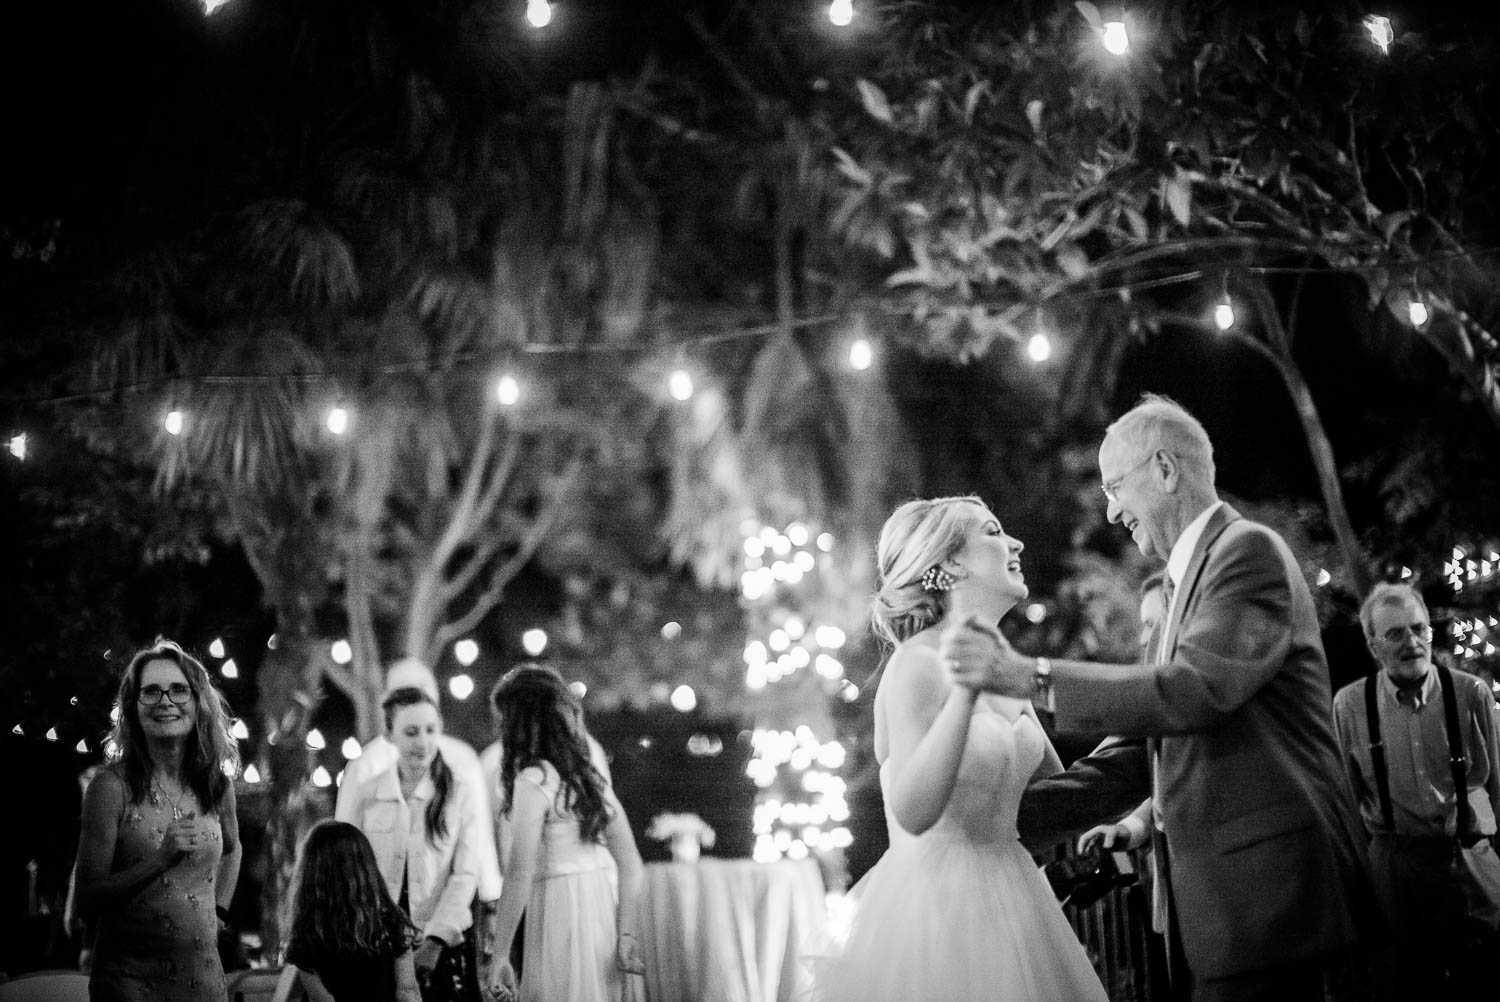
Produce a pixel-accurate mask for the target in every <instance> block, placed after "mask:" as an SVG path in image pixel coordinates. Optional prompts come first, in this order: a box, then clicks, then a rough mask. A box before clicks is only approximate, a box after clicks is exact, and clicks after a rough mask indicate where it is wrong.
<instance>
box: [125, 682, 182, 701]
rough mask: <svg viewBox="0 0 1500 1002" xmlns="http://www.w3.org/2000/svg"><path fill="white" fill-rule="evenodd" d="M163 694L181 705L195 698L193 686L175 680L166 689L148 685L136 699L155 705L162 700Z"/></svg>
mask: <svg viewBox="0 0 1500 1002" xmlns="http://www.w3.org/2000/svg"><path fill="white" fill-rule="evenodd" d="M163 696H166V697H167V698H168V699H170V700H171V701H172V702H174V703H176V704H177V705H178V706H181V705H182V704H183V703H186V702H187V701H188V700H190V699H192V698H193V688H192V686H190V685H186V684H185V683H182V682H173V683H172V684H171V685H169V686H167V687H166V688H165V689H163V688H162V687H161V686H159V685H148V686H144V687H143V688H142V689H141V693H140V695H139V696H137V697H136V699H138V700H140V703H141V705H142V706H155V705H156V704H157V703H160V702H161V698H162V697H163Z"/></svg>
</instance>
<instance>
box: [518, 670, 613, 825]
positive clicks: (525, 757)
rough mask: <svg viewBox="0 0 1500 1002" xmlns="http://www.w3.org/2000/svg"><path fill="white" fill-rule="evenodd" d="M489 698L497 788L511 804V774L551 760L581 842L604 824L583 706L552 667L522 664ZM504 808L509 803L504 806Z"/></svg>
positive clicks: (605, 811) (601, 780)
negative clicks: (494, 719)
mask: <svg viewBox="0 0 1500 1002" xmlns="http://www.w3.org/2000/svg"><path fill="white" fill-rule="evenodd" d="M490 700H491V702H492V703H493V704H494V707H495V711H496V712H497V713H498V714H499V717H500V742H501V744H500V747H501V749H502V751H501V756H500V761H501V767H500V789H501V791H502V792H503V793H504V795H505V803H507V804H512V803H515V791H516V774H517V773H519V772H520V771H521V770H522V769H525V768H528V767H529V766H539V765H541V764H542V763H543V762H551V763H552V765H553V767H554V768H556V769H557V772H558V775H559V776H560V777H561V778H562V791H561V795H562V806H563V808H564V809H565V810H567V811H569V812H571V813H572V814H574V815H575V816H576V817H577V818H578V830H579V833H580V835H581V837H582V838H583V839H584V840H585V841H594V840H597V839H598V838H599V837H600V836H601V835H602V834H603V832H604V828H605V826H606V825H607V824H608V823H609V807H608V805H607V804H606V803H605V801H604V791H605V785H606V784H605V782H604V777H603V776H602V775H600V773H599V770H598V769H596V768H594V763H593V762H592V761H591V759H590V756H589V742H588V734H587V732H586V731H585V730H584V727H583V708H582V707H581V706H579V704H578V700H577V699H575V698H574V696H573V693H572V692H570V691H569V690H568V687H567V685H566V684H565V683H564V682H563V680H562V676H561V675H559V674H558V673H557V672H555V671H553V670H552V669H551V668H543V667H541V666H540V665H522V666H521V667H519V668H514V669H512V670H511V671H510V672H509V673H507V674H506V676H505V677H504V678H502V679H501V680H500V682H499V684H498V685H496V686H495V691H494V692H493V693H491V695H490ZM507 810H509V808H507Z"/></svg>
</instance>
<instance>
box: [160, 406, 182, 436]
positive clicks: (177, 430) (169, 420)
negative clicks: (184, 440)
mask: <svg viewBox="0 0 1500 1002" xmlns="http://www.w3.org/2000/svg"><path fill="white" fill-rule="evenodd" d="M162 427H164V428H166V429H167V434H168V435H181V434H182V411H177V410H172V411H167V417H166V420H164V421H163V422H162Z"/></svg>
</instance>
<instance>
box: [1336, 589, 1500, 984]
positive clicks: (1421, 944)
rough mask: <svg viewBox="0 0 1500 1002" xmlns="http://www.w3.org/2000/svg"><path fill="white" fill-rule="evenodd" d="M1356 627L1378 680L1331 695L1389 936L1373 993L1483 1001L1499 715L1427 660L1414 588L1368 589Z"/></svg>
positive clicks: (1499, 915)
mask: <svg viewBox="0 0 1500 1002" xmlns="http://www.w3.org/2000/svg"><path fill="white" fill-rule="evenodd" d="M1360 623H1361V625H1362V626H1363V628H1364V633H1365V642H1366V643H1367V644H1368V645H1369V648H1370V653H1371V654H1373V655H1374V657H1375V661H1376V663H1377V665H1378V669H1377V670H1376V671H1375V672H1374V673H1373V674H1372V675H1370V676H1369V677H1368V678H1366V679H1362V680H1360V681H1358V682H1354V683H1351V684H1350V685H1347V686H1345V687H1344V688H1342V689H1340V690H1339V692H1338V695H1336V696H1335V697H1334V704H1333V707H1334V726H1335V728H1336V730H1337V732H1338V738H1339V745H1340V747H1341V749H1342V752H1343V756H1344V762H1345V766H1346V768H1347V769H1348V770H1349V778H1350V781H1351V783H1352V784H1353V787H1354V792H1355V795H1356V796H1357V798H1358V800H1359V809H1360V820H1361V821H1362V822H1363V823H1364V827H1365V831H1366V832H1367V833H1368V834H1369V836H1370V868H1371V871H1372V874H1373V876H1374V881H1375V889H1376V893H1377V895H1378V896H1379V898H1380V903H1381V906H1382V910H1383V911H1384V912H1385V917H1386V920H1387V922H1388V923H1389V924H1390V929H1391V932H1392V934H1393V937H1392V941H1391V942H1390V943H1389V944H1386V946H1385V947H1384V948H1383V949H1381V950H1380V951H1379V952H1380V956H1381V958H1382V967H1383V968H1385V969H1383V970H1382V972H1381V973H1382V974H1384V975H1385V976H1384V977H1382V978H1381V979H1380V981H1381V983H1382V984H1383V985H1384V987H1385V988H1386V989H1388V990H1389V991H1390V992H1391V994H1392V997H1395V998H1438V997H1442V998H1450V997H1451V998H1455V999H1457V998H1473V997H1482V996H1473V995H1469V994H1466V993H1465V992H1466V990H1467V989H1471V988H1472V989H1475V990H1478V989H1480V988H1482V987H1485V986H1488V988H1489V990H1490V991H1493V986H1494V985H1495V984H1496V981H1495V980H1494V978H1495V975H1494V973H1493V965H1494V953H1493V952H1492V951H1493V950H1494V949H1495V947H1496V946H1497V945H1500V938H1497V937H1496V934H1495V930H1496V926H1497V924H1500V858H1497V857H1496V854H1495V849H1496V846H1495V844H1494V843H1495V841H1496V837H1495V832H1496V818H1497V815H1500V747H1497V738H1500V709H1497V707H1496V703H1495V697H1494V695H1493V694H1492V693H1491V691H1490V687H1489V685H1488V684H1487V683H1486V682H1484V680H1482V679H1479V678H1476V677H1475V676H1473V675H1469V674H1466V673H1464V672H1453V671H1449V670H1448V669H1447V668H1446V667H1444V666H1443V665H1440V664H1436V663H1435V662H1434V661H1433V659H1432V623H1431V620H1430V618H1429V616H1428V613H1427V605H1426V603H1425V602H1424V601H1423V600H1422V596H1421V595H1419V594H1418V593H1417V592H1416V590H1415V589H1413V588H1411V587H1409V586H1407V585H1400V584H1380V585H1376V586H1375V588H1374V589H1373V590H1372V591H1371V593H1370V595H1369V597H1368V598H1367V599H1366V600H1365V603H1364V606H1363V608H1362V609H1361V610H1360ZM1444 988H1446V989H1447V990H1448V992H1447V993H1444V994H1441V995H1437V994H1432V993H1433V992H1435V991H1441V990H1442V989H1444Z"/></svg>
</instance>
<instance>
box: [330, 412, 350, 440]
mask: <svg viewBox="0 0 1500 1002" xmlns="http://www.w3.org/2000/svg"><path fill="white" fill-rule="evenodd" d="M327 423H328V430H329V431H331V432H333V433H334V434H335V435H342V434H343V433H344V432H346V431H348V430H349V412H348V411H347V410H345V409H344V408H342V407H334V408H331V409H330V410H329V411H328V422H327Z"/></svg>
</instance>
